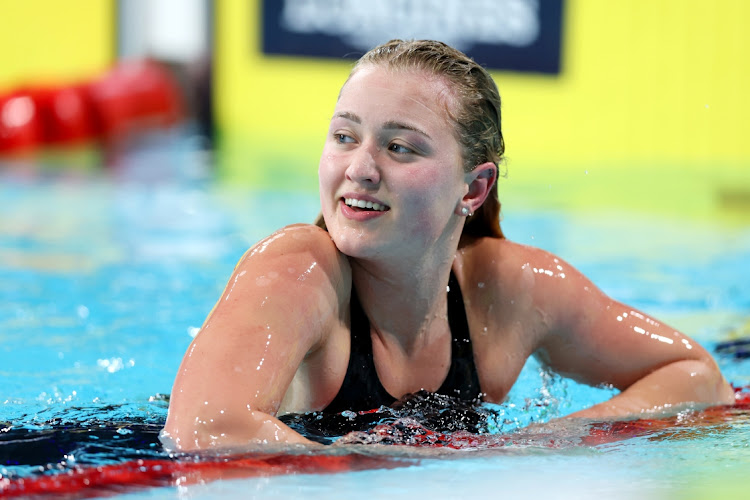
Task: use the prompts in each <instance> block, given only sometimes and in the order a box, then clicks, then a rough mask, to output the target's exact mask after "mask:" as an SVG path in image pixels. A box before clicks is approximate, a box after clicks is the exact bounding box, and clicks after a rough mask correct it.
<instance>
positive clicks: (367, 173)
mask: <svg viewBox="0 0 750 500" xmlns="http://www.w3.org/2000/svg"><path fill="white" fill-rule="evenodd" d="M376 155H377V147H376V146H368V145H366V144H362V145H361V146H360V147H359V148H357V150H356V151H355V152H354V153H353V155H352V156H351V162H350V163H349V166H348V167H347V169H346V178H347V179H348V180H350V181H352V182H357V183H361V184H378V183H379V182H380V168H379V166H378V163H377V161H376V160H375V157H376Z"/></svg>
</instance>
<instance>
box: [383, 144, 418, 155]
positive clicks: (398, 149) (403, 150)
mask: <svg viewBox="0 0 750 500" xmlns="http://www.w3.org/2000/svg"><path fill="white" fill-rule="evenodd" d="M388 151H391V152H393V153H398V154H409V153H413V152H414V151H412V150H411V149H409V148H407V147H406V146H402V145H401V144H395V143H394V144H391V145H390V146H388Z"/></svg>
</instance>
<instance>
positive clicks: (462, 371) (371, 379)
mask: <svg viewBox="0 0 750 500" xmlns="http://www.w3.org/2000/svg"><path fill="white" fill-rule="evenodd" d="M350 315H351V348H350V353H349V365H348V366H347V369H346V375H345V377H344V382H343V383H342V384H341V388H340V389H339V392H338V394H336V397H335V398H334V399H333V401H331V403H330V404H329V405H328V406H327V407H326V408H325V410H324V411H325V412H326V413H329V412H330V413H332V412H336V413H338V412H342V411H344V410H371V409H374V408H378V407H380V406H390V405H391V404H393V403H394V402H395V401H396V398H394V397H393V396H392V395H391V394H389V393H388V391H387V390H386V389H385V387H383V384H382V383H381V382H380V379H379V378H378V372H377V370H376V368H375V361H374V358H373V354H372V339H371V338H370V321H369V320H368V318H367V315H366V314H365V312H364V310H363V309H362V305H361V304H360V302H359V297H358V296H357V291H356V290H355V289H354V287H353V286H352V297H351V306H350ZM448 326H449V327H450V330H451V338H452V344H451V366H450V369H449V370H448V375H447V376H446V377H445V380H444V381H443V384H442V385H441V386H440V389H438V390H437V391H436V392H437V393H438V394H444V395H447V396H454V397H459V398H461V399H469V400H475V399H477V398H479V397H480V393H481V389H480V386H479V377H478V375H477V370H476V366H475V365H474V353H473V350H472V346H471V337H470V335H469V324H468V322H467V320H466V310H465V307H464V302H463V296H462V294H461V287H460V286H459V284H458V280H457V279H456V277H455V275H454V274H453V271H451V275H450V280H449V281H448Z"/></svg>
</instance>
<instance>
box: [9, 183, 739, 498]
mask: <svg viewBox="0 0 750 500" xmlns="http://www.w3.org/2000/svg"><path fill="white" fill-rule="evenodd" d="M317 206H318V199H317V195H316V194H315V193H314V192H309V193H306V192H305V193H291V194H290V193H273V192H263V191H254V190H251V189H248V188H233V187H230V186H226V185H222V184H220V183H217V182H215V181H213V180H211V179H210V178H209V177H191V178H189V179H181V180H175V179H152V178H150V179H147V180H143V179H142V178H139V176H134V177H132V178H128V177H127V176H125V177H122V176H112V175H97V174H81V173H78V174H70V173H68V174H60V173H58V174H44V175H33V176H23V175H19V174H18V172H11V171H7V172H3V171H2V170H0V381H1V383H2V386H1V387H2V390H1V391H0V429H10V428H12V429H16V430H17V429H30V430H44V429H49V428H51V427H54V425H56V423H58V424H59V423H60V422H65V423H67V424H71V423H72V424H73V425H74V426H77V427H78V428H80V429H86V428H87V426H89V427H92V428H93V427H96V426H97V425H100V424H101V423H102V422H126V423H127V422H131V423H138V424H139V425H145V426H151V427H150V428H157V427H158V426H159V425H160V424H161V423H162V422H163V420H164V418H165V416H166V408H167V395H168V394H169V392H170V390H171V385H172V381H173V378H174V375H175V373H176V371H177V368H178V365H179V363H180V360H181V358H182V355H183V353H184V352H185V349H186V348H187V345H188V343H189V342H190V340H191V338H192V335H194V334H195V332H196V330H197V328H198V327H199V326H200V325H201V323H202V322H203V319H204V318H205V316H206V314H207V313H208V311H209V310H210V309H211V307H212V306H213V303H214V301H215V300H216V299H217V298H218V297H219V294H220V293H221V291H222V289H223V287H224V285H225V281H226V279H227V278H228V277H229V274H230V272H231V270H232V268H233V266H234V265H235V263H236V261H237V260H238V259H239V258H240V256H241V255H242V254H243V253H244V251H245V250H246V249H247V248H248V247H249V246H250V245H252V244H253V243H254V242H256V241H257V240H259V239H260V238H262V237H264V236H266V235H267V234H269V233H270V232H272V231H273V230H275V229H277V228H278V227H280V226H282V225H285V224H288V223H293V222H300V221H310V220H312V219H313V218H314V216H315V214H316V213H317ZM504 216H505V220H504V222H503V227H504V230H505V233H506V234H507V235H508V236H509V237H510V238H511V239H514V240H516V241H519V242H523V243H529V244H534V245H537V246H540V247H543V248H545V249H548V250H550V251H552V252H555V253H557V254H559V255H560V256H561V257H563V258H564V259H566V260H568V261H569V262H570V263H571V264H573V265H575V266H577V267H578V268H579V269H581V270H582V271H583V272H584V273H585V274H587V275H588V276H589V277H590V278H592V279H593V281H594V282H595V283H596V284H597V285H599V286H600V287H601V288H603V289H604V290H605V291H606V292H607V293H609V294H611V295H613V296H614V297H616V298H618V299H620V300H622V301H624V302H626V303H629V304H631V305H633V306H635V307H638V308H641V309H644V310H646V311H648V312H649V313H651V314H653V315H655V316H656V317H658V318H660V319H662V320H664V321H665V322H667V323H671V324H672V325H673V326H675V327H677V328H679V329H681V330H683V331H685V332H686V333H688V334H690V335H691V336H693V337H694V338H695V339H696V340H698V341H699V342H700V343H701V344H702V345H704V346H705V347H707V348H708V349H711V350H713V349H714V348H715V346H716V345H717V343H718V342H721V341H725V340H728V339H731V338H735V337H739V336H750V225H747V224H746V225H741V224H737V223H736V222H732V223H721V222H716V221H691V220H682V219H680V220H676V219H672V218H668V217H660V216H656V215H638V214H632V213H627V212H619V213H602V212H601V211H597V212H596V213H586V212H580V211H578V212H575V213H573V212H560V211H559V210H544V209H535V210H524V211H515V210H514V209H513V206H512V205H509V204H508V203H506V204H505V206H504ZM718 360H719V362H720V365H721V367H722V370H723V371H724V373H725V375H726V376H727V378H728V379H729V380H730V381H731V382H732V383H733V384H735V385H737V386H747V385H750V361H748V360H742V359H735V358H732V357H729V356H726V357H722V356H720V357H718ZM612 393H613V391H611V390H609V389H607V388H589V387H584V386H580V385H578V384H575V383H572V382H569V381H565V380H562V379H560V378H558V377H555V376H552V375H549V374H547V373H545V372H543V371H542V370H540V368H539V366H538V365H537V364H536V363H534V362H533V361H531V362H529V363H528V364H527V366H526V368H525V369H524V371H523V373H522V375H521V377H520V379H519V381H518V383H517V384H516V386H515V387H514V388H513V390H512V392H511V394H510V396H509V399H508V401H507V402H506V403H505V404H503V405H499V406H497V407H493V408H492V409H493V410H494V411H495V412H496V413H497V415H498V418H497V420H496V421H495V424H496V427H495V429H494V432H499V433H510V432H520V433H521V434H520V435H523V434H522V433H523V431H522V430H520V431H519V429H521V428H522V427H523V426H525V425H526V424H528V423H530V422H538V421H546V420H549V419H550V418H554V417H556V416H561V415H564V414H566V413H569V412H571V411H575V410H577V409H580V408H583V407H586V406H590V405H591V404H594V403H596V402H598V401H601V400H604V399H606V398H607V397H609V396H610V395H611V394H612ZM680 418H682V419H683V420H685V421H688V424H689V423H690V419H691V418H695V417H694V415H693V414H692V413H691V412H689V411H686V412H685V413H684V414H681V417H680ZM111 432H112V434H113V435H112V436H110V437H109V439H110V442H116V440H117V439H118V436H115V435H114V434H115V433H116V432H117V431H115V430H112V431H111ZM120 432H121V433H122V435H121V437H120V439H123V440H124V439H125V438H126V437H127V436H126V434H127V432H128V431H127V429H125V430H122V429H120ZM582 432H583V431H582V430H581V429H579V428H575V427H567V428H566V427H563V428H561V429H560V430H559V435H557V436H553V437H554V439H557V442H558V443H562V445H561V446H557V447H554V448H550V447H545V446H542V445H540V443H541V442H542V441H540V440H534V439H530V440H528V441H525V442H527V443H528V445H524V444H523V443H524V441H523V440H521V441H520V443H521V444H517V445H516V446H510V447H505V448H503V449H502V450H484V451H483V450H475V451H462V452H458V453H454V454H452V455H444V454H443V455H441V456H440V457H423V458H421V459H420V461H419V463H418V464H416V465H414V466H411V467H406V468H399V469H396V470H370V471H363V472H350V473H344V474H335V475H327V476H316V475H291V476H290V475H282V476H276V477H266V478H256V479H241V480H223V481H214V482H210V483H207V484H202V485H201V484H199V485H193V486H189V487H187V486H174V487H167V488H154V489H146V490H142V491H138V492H133V493H124V494H123V497H131V496H132V497H138V498H145V497H159V498H162V497H174V498H184V497H186V496H187V497H190V498H193V497H201V498H202V497H208V498H214V497H222V498H224V497H237V498H248V497H262V498H286V497H299V496H314V497H321V498H322V497H325V498H352V497H383V498H407V497H408V498H412V497H414V496H415V495H419V496H420V497H421V496H431V497H435V498H465V497H467V496H472V495H478V494H496V493H497V492H499V491H503V492H505V493H507V494H509V495H513V494H526V495H528V494H532V495H534V496H535V497H536V496H541V495H545V496H547V497H550V498H561V497H565V498H567V497H570V498H593V497H600V496H602V495H606V497H607V498H634V497H638V498H671V497H679V498H683V497H685V498H692V497H691V496H690V495H693V494H694V493H696V492H698V493H700V492H702V491H706V492H714V493H716V492H718V491H719V490H720V491H721V492H723V493H722V494H724V495H730V496H731V494H738V495H740V496H739V497H741V495H742V494H743V493H744V492H745V491H746V490H747V489H750V479H746V478H747V477H748V474H747V471H748V470H750V416H749V415H748V414H747V413H739V414H737V415H734V416H733V417H732V418H731V419H730V420H729V423H728V424H727V423H721V424H718V423H713V424H712V425H707V426H702V425H697V426H692V425H684V426H682V427H680V428H679V429H678V430H674V429H672V430H669V431H664V432H662V433H657V434H652V435H649V436H641V437H634V438H631V439H627V440H623V441H617V442H614V443H610V444H604V445H600V446H576V445H575V440H576V436H579V435H581V434H582ZM82 436H83V437H81V438H80V439H81V440H82V444H85V443H83V441H84V440H86V439H89V440H90V439H98V438H97V436H95V435H94V434H90V435H88V436H85V435H82ZM567 442H570V443H571V444H570V446H566V445H565V443H567ZM0 446H2V445H1V444H0ZM126 448H127V447H125V448H123V449H120V448H116V447H115V448H114V449H111V450H110V451H111V453H105V452H102V451H101V450H100V451H99V452H97V453H94V452H91V451H86V448H85V447H83V448H82V450H83V451H82V452H81V453H79V454H75V453H73V454H71V455H72V456H69V457H67V462H66V464H63V465H61V464H52V467H49V466H48V467H47V468H48V469H51V470H52V471H53V472H54V470H56V469H55V467H57V468H60V469H64V468H65V467H69V466H71V464H75V463H76V462H77V463H79V464H108V463H116V462H117V461H118V460H119V459H121V458H118V457H122V456H123V455H126V454H127V453H125V452H124V451H123V450H125V449H126ZM126 451H127V452H128V453H130V452H132V453H133V454H134V455H138V454H142V455H143V456H144V457H148V456H159V454H160V453H162V452H161V451H160V450H159V447H158V445H156V444H154V443H153V442H151V443H148V444H146V445H144V446H143V448H141V449H138V448H137V447H136V448H135V449H130V448H127V450H126ZM0 454H2V452H0ZM11 458H12V457H11ZM46 465H47V464H29V463H20V464H18V465H13V463H11V462H7V463H6V465H0V474H2V476H4V477H29V476H33V475H34V474H38V471H39V466H46ZM717 488H718V490H717ZM748 494H750V493H748ZM709 496H713V495H709ZM700 497H701V496H696V497H695V498H700ZM725 497H726V496H725Z"/></svg>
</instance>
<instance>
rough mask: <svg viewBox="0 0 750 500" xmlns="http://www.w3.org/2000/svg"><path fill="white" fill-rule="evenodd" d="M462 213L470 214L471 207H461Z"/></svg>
mask: <svg viewBox="0 0 750 500" xmlns="http://www.w3.org/2000/svg"><path fill="white" fill-rule="evenodd" d="M461 215H464V216H466V215H469V209H468V208H466V207H461Z"/></svg>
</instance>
